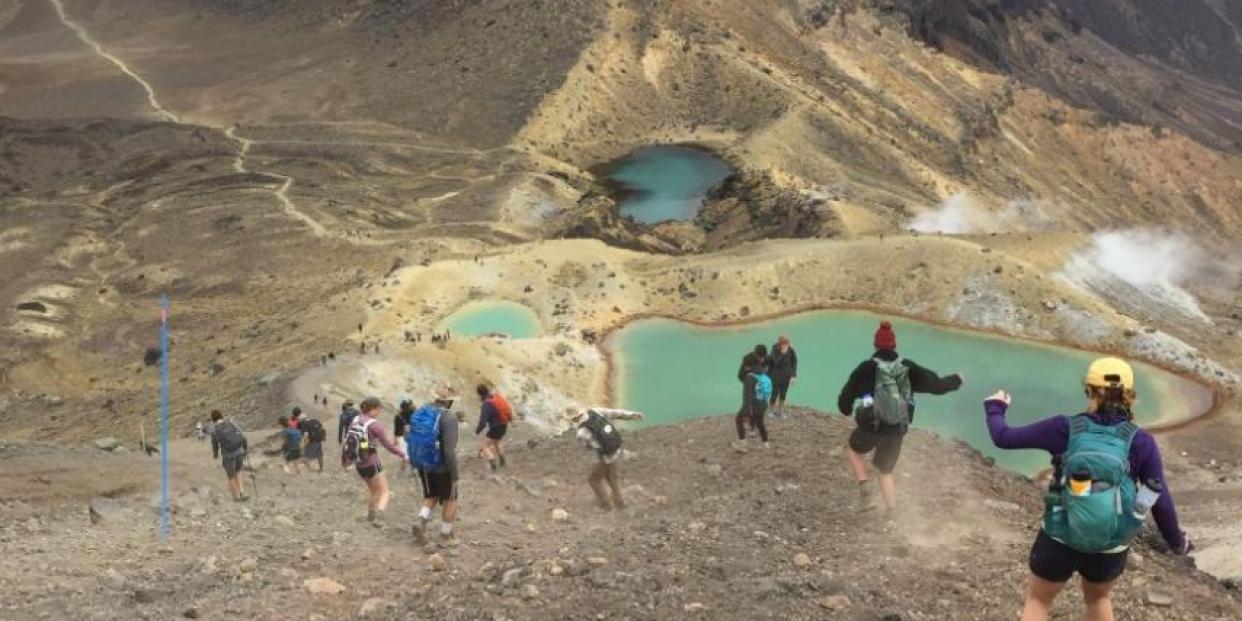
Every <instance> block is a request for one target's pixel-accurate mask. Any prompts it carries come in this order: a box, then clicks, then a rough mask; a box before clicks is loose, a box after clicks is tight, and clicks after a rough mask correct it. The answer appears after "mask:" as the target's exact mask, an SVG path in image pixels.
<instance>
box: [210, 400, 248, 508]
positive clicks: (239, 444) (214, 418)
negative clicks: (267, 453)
mask: <svg viewBox="0 0 1242 621" xmlns="http://www.w3.org/2000/svg"><path fill="white" fill-rule="evenodd" d="M249 448H250V443H249V442H247V440H246V434H244V433H242V430H241V427H238V426H237V423H235V422H233V419H232V418H224V415H223V414H221V413H220V410H212V411H211V458H212V459H216V458H220V459H221V463H222V464H223V465H224V476H226V477H228V480H229V495H231V496H232V497H233V500H236V501H238V502H242V501H244V500H247V499H249V496H246V493H245V491H244V490H243V488H242V482H241V478H240V477H239V476H238V474H239V473H240V472H241V471H242V469H243V468H244V467H245V463H246V452H247V451H248V450H249Z"/></svg>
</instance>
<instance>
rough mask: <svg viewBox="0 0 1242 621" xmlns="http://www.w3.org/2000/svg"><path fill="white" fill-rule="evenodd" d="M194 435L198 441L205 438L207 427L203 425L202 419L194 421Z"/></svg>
mask: <svg viewBox="0 0 1242 621" xmlns="http://www.w3.org/2000/svg"><path fill="white" fill-rule="evenodd" d="M194 436H195V437H197V438H198V441H199V442H202V441H203V440H205V439H207V429H206V428H205V427H204V426H203V421H201V420H200V421H195V422H194Z"/></svg>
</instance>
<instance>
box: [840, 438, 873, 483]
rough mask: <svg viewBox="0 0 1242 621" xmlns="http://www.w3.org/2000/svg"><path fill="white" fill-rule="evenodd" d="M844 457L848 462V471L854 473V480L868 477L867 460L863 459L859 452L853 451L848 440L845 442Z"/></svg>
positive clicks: (863, 479)
mask: <svg viewBox="0 0 1242 621" xmlns="http://www.w3.org/2000/svg"><path fill="white" fill-rule="evenodd" d="M845 458H846V459H847V460H848V461H849V463H850V472H852V473H853V474H854V480H855V481H866V480H867V477H868V475H867V462H866V460H865V459H863V455H862V454H861V453H855V452H854V449H851V448H850V445H849V443H848V442H847V443H846V444H845Z"/></svg>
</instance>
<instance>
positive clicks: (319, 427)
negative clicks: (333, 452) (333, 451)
mask: <svg viewBox="0 0 1242 621" xmlns="http://www.w3.org/2000/svg"><path fill="white" fill-rule="evenodd" d="M298 431H301V432H302V437H303V438H304V439H305V445H304V446H303V447H302V461H303V462H304V463H305V464H306V469H307V470H308V471H309V470H310V467H311V466H310V465H311V462H312V461H314V462H315V463H316V464H318V466H319V468H318V470H316V472H319V473H321V474H322V473H323V441H324V440H326V439H328V430H327V429H325V428H324V426H323V423H321V422H319V420H318V419H315V418H310V417H307V418H300V419H298Z"/></svg>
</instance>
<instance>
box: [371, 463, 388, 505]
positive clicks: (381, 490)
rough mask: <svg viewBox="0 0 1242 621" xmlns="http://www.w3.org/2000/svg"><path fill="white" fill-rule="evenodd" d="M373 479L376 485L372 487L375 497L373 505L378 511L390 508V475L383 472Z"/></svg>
mask: <svg viewBox="0 0 1242 621" xmlns="http://www.w3.org/2000/svg"><path fill="white" fill-rule="evenodd" d="M371 480H372V481H374V482H375V487H373V488H372V489H371V496H372V498H374V504H372V507H373V508H374V509H375V510H376V511H381V512H382V511H386V510H387V509H388V477H387V476H385V475H384V473H383V472H381V473H379V474H377V475H375V476H374V477H373V478H372V479H371Z"/></svg>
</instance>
